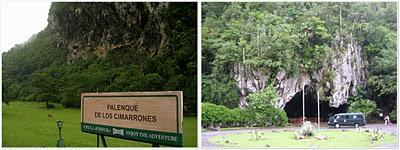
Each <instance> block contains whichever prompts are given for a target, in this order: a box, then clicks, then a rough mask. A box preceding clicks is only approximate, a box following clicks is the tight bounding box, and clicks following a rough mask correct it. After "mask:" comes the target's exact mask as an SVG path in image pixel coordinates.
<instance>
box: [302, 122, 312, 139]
mask: <svg viewBox="0 0 400 150" xmlns="http://www.w3.org/2000/svg"><path fill="white" fill-rule="evenodd" d="M298 133H299V135H302V136H313V135H314V125H312V123H311V122H310V121H306V122H304V123H303V125H301V129H300V130H299V131H298Z"/></svg>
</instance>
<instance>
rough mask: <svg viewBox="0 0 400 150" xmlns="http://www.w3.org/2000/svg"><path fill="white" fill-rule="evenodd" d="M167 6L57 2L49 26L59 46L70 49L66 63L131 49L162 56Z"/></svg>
mask: <svg viewBox="0 0 400 150" xmlns="http://www.w3.org/2000/svg"><path fill="white" fill-rule="evenodd" d="M167 10H168V3H96V4H95V5H93V4H92V3H57V4H53V7H51V9H50V13H49V14H50V15H49V19H48V20H49V25H50V28H53V29H55V30H56V35H58V41H59V43H58V44H63V45H66V46H67V47H68V50H69V51H68V56H67V60H75V59H77V58H80V57H85V56H87V55H88V54H89V53H95V54H96V55H97V56H101V57H105V56H106V55H107V53H108V51H109V50H115V49H119V48H126V47H129V48H132V49H137V50H146V51H148V53H149V54H150V55H151V56H153V55H160V54H162V53H163V50H164V49H166V48H167V46H168V44H169V39H170V37H169V35H167V31H166V30H167V29H166V25H167V21H166V20H164V19H162V16H161V15H162V13H163V11H167Z"/></svg>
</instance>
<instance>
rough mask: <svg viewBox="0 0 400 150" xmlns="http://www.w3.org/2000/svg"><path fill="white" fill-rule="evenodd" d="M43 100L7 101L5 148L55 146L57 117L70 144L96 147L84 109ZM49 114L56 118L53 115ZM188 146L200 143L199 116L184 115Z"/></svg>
mask: <svg viewBox="0 0 400 150" xmlns="http://www.w3.org/2000/svg"><path fill="white" fill-rule="evenodd" d="M43 107H44V105H43V103H36V102H12V103H10V105H6V104H3V106H2V108H3V111H2V115H3V119H2V121H3V124H2V125H3V129H2V131H3V135H2V139H3V142H2V144H3V146H4V147H55V146H56V144H57V138H58V128H57V126H56V121H57V120H63V121H64V126H63V128H62V137H63V139H64V143H65V146H67V147H95V146H96V135H94V134H88V133H83V132H81V130H80V109H72V108H63V107H62V106H60V105H57V107H56V108H55V109H46V108H43ZM49 114H51V115H52V117H49ZM183 129H184V146H191V147H194V146H196V145H197V144H196V143H197V118H196V117H184V119H183ZM106 141H107V145H108V146H110V147H138V146H139V147H149V146H151V144H147V143H141V142H135V141H128V140H123V139H117V138H111V137H106Z"/></svg>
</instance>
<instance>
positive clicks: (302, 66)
mask: <svg viewBox="0 0 400 150" xmlns="http://www.w3.org/2000/svg"><path fill="white" fill-rule="evenodd" d="M300 67H301V70H302V71H303V73H304V65H303V64H300ZM302 79H303V85H302V88H303V91H302V92H303V93H302V96H303V123H304V122H305V121H306V116H305V105H304V86H305V83H304V82H305V81H304V80H305V79H304V77H303V76H302Z"/></svg>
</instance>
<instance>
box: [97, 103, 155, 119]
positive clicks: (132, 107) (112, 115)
mask: <svg viewBox="0 0 400 150" xmlns="http://www.w3.org/2000/svg"><path fill="white" fill-rule="evenodd" d="M106 107H107V110H110V111H118V112H116V113H103V112H94V117H95V118H103V119H119V120H130V121H144V122H157V116H154V115H147V114H127V113H119V111H127V112H138V109H139V108H138V107H139V106H138V105H118V104H117V105H110V104H107V106H106Z"/></svg>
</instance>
